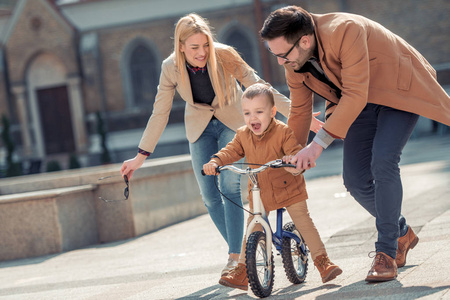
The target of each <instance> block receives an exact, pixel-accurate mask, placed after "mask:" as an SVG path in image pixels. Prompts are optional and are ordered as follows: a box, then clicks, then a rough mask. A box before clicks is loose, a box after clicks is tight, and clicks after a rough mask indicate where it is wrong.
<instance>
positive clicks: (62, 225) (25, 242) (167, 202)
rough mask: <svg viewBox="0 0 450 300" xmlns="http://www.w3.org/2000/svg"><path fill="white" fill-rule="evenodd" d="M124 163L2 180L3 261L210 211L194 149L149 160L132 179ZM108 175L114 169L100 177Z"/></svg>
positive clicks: (111, 238) (0, 253)
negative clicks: (127, 188) (197, 173)
mask: <svg viewBox="0 0 450 300" xmlns="http://www.w3.org/2000/svg"><path fill="white" fill-rule="evenodd" d="M119 169H120V164H117V165H108V166H101V167H92V168H85V169H80V170H71V171H61V172H54V173H46V174H41V175H29V176H22V177H16V178H7V179H2V180H1V182H0V195H1V196H0V228H1V230H0V242H1V245H2V246H1V247H0V261H2V260H12V259H19V258H26V257H35V256H41V255H47V254H52V253H59V252H62V251H69V250H73V249H77V248H81V247H85V246H88V245H93V244H98V243H106V242H112V241H117V240H123V239H129V238H132V237H136V236H139V235H142V234H146V233H149V232H151V231H155V230H157V229H159V228H162V227H165V226H168V225H171V224H174V223H177V222H180V221H184V220H187V219H189V218H192V217H195V216H198V215H200V214H203V213H205V212H206V208H205V206H204V204H203V202H202V200H201V197H200V192H199V190H198V186H197V183H196V180H195V177H194V174H193V172H192V166H191V161H190V156H188V155H183V156H177V157H171V158H165V159H152V160H148V161H147V162H146V163H145V164H144V165H143V166H142V167H141V168H140V169H139V170H138V171H137V172H136V173H135V174H134V176H133V178H132V179H131V180H130V196H129V199H128V200H126V201H119V202H108V203H106V202H104V201H102V200H100V199H99V197H108V198H110V197H114V199H113V200H116V199H117V200H121V199H122V197H123V190H124V188H125V183H124V181H123V179H122V177H121V176H120V174H119ZM103 176H113V177H110V178H107V179H104V180H98V179H99V178H101V177H103Z"/></svg>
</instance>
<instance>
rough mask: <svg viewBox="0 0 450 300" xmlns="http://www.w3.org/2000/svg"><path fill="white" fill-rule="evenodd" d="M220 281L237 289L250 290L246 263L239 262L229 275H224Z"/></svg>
mask: <svg viewBox="0 0 450 300" xmlns="http://www.w3.org/2000/svg"><path fill="white" fill-rule="evenodd" d="M219 283H220V284H221V285H224V286H227V287H232V288H235V289H241V290H244V291H246V290H248V277H247V267H246V266H245V264H238V265H237V267H236V268H234V269H233V270H231V271H230V273H228V275H227V276H222V277H221V278H220V280H219Z"/></svg>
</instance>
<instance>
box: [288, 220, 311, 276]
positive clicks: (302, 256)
mask: <svg viewBox="0 0 450 300" xmlns="http://www.w3.org/2000/svg"><path fill="white" fill-rule="evenodd" d="M283 230H284V231H289V232H292V233H294V234H295V235H297V236H298V237H299V238H300V241H301V243H297V242H296V241H295V240H294V239H292V238H289V237H283V244H282V246H281V257H282V259H283V266H284V270H285V271H286V276H287V278H288V279H289V281H290V282H292V283H294V284H299V283H302V282H304V281H305V278H306V273H307V272H308V254H307V253H306V252H305V251H303V249H302V248H301V246H302V243H303V239H302V236H301V235H300V232H299V231H298V230H297V228H295V225H294V223H292V222H289V223H287V224H285V225H284V226H283ZM305 249H306V246H305Z"/></svg>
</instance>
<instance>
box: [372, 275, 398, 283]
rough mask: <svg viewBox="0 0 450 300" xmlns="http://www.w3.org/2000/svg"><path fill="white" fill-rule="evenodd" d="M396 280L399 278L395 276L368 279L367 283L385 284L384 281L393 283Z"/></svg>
mask: <svg viewBox="0 0 450 300" xmlns="http://www.w3.org/2000/svg"><path fill="white" fill-rule="evenodd" d="M395 278H397V275H395V276H394V277H388V278H386V277H370V278H369V277H366V281H367V282H383V281H391V280H394V279H395Z"/></svg>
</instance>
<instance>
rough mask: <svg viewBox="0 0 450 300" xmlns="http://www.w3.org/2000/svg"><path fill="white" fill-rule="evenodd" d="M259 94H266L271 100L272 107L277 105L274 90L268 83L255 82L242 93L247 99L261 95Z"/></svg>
mask: <svg viewBox="0 0 450 300" xmlns="http://www.w3.org/2000/svg"><path fill="white" fill-rule="evenodd" d="M259 95H264V96H266V98H267V100H268V101H269V103H270V105H271V106H272V107H273V106H275V100H274V98H273V92H272V90H271V89H270V87H268V86H267V85H265V84H262V83H255V84H253V85H251V86H249V87H248V88H247V89H246V90H245V92H244V94H243V95H242V99H244V98H246V99H249V100H251V99H253V98H255V97H256V96H259Z"/></svg>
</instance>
